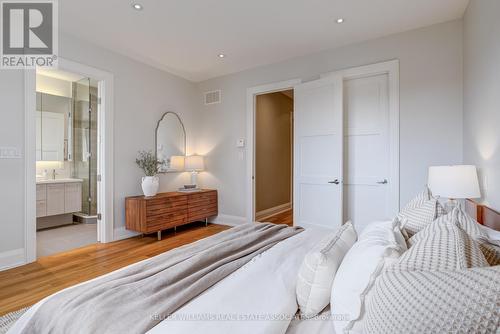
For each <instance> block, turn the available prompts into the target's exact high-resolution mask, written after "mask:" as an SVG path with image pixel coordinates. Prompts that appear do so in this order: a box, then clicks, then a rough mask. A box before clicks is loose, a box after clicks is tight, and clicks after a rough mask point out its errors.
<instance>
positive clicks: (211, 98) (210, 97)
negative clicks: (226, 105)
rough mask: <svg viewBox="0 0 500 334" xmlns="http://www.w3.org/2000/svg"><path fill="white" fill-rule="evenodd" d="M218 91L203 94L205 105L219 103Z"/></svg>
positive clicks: (219, 92) (219, 93)
mask: <svg viewBox="0 0 500 334" xmlns="http://www.w3.org/2000/svg"><path fill="white" fill-rule="evenodd" d="M220 95H221V91H220V90H213V91H211V92H206V93H205V105H209V104H217V103H220Z"/></svg>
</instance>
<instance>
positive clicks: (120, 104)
mask: <svg viewBox="0 0 500 334" xmlns="http://www.w3.org/2000/svg"><path fill="white" fill-rule="evenodd" d="M59 50H60V56H61V57H63V58H66V59H69V60H73V61H76V62H79V63H83V64H86V65H89V66H92V67H96V68H100V69H103V70H105V71H107V72H111V73H112V74H113V75H114V118H115V119H114V188H115V189H114V194H115V198H114V216H115V220H114V222H115V228H120V227H123V226H124V225H125V218H124V197H126V196H129V195H137V194H140V193H141V188H140V179H141V176H142V174H141V173H142V172H141V170H139V169H138V168H137V167H136V165H135V157H136V153H137V151H138V150H142V149H151V150H152V149H154V130H155V127H156V122H157V120H158V119H159V118H160V117H161V115H162V113H163V112H165V111H167V110H172V111H176V112H178V113H179V114H180V116H181V118H182V119H183V120H184V122H185V126H186V131H187V141H188V148H189V147H192V146H193V145H194V140H193V136H194V135H195V131H194V122H195V109H196V108H197V105H196V103H195V101H196V98H198V96H197V95H196V94H195V93H196V89H195V85H194V84H193V83H191V82H189V81H187V80H185V79H181V78H179V77H176V76H174V75H171V74H168V73H165V72H162V71H159V70H157V69H155V68H152V67H149V66H147V65H144V64H141V63H139V62H136V61H134V60H131V59H129V58H126V57H123V56H120V55H118V54H115V53H113V52H111V51H107V50H104V49H102V48H99V47H96V46H94V45H92V44H89V43H86V42H84V41H79V40H75V39H73V38H69V37H65V36H61V37H60V40H59ZM0 101H1V102H0V108H1V109H0V119H1V122H0V146H14V147H18V148H19V149H21V150H23V147H24V74H23V72H22V71H18V70H0ZM188 152H189V151H188ZM23 155H24V154H23ZM0 171H1V173H0V184H1V188H0V189H1V190H0V203H1V205H0V217H2V218H1V220H0V227H1V233H0V267H1V266H2V263H5V262H6V261H7V260H8V259H7V256H8V257H12V256H11V255H12V254H11V253H12V252H11V251H13V250H19V249H21V250H22V248H24V212H23V211H24V195H25V192H24V159H0ZM188 179H189V175H188V174H187V173H184V174H168V175H164V176H162V177H161V186H160V190H162V191H166V190H172V189H175V188H176V187H178V186H179V185H181V184H184V183H185V182H184V181H187V180H188ZM5 252H11V253H5ZM2 254H3V255H5V256H3V257H2ZM16 254H17V253H16Z"/></svg>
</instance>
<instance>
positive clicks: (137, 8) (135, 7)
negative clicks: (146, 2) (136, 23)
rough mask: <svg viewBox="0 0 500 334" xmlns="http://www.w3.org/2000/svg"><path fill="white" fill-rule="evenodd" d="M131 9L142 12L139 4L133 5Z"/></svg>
mask: <svg viewBox="0 0 500 334" xmlns="http://www.w3.org/2000/svg"><path fill="white" fill-rule="evenodd" d="M132 8H134V9H135V10H142V8H143V7H142V5H141V4H140V3H133V4H132Z"/></svg>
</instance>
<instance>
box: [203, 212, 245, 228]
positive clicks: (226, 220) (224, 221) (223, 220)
mask: <svg viewBox="0 0 500 334" xmlns="http://www.w3.org/2000/svg"><path fill="white" fill-rule="evenodd" d="M210 222H211V223H213V224H219V225H227V226H238V225H242V224H245V223H246V222H247V220H246V218H245V217H240V216H231V215H224V214H220V215H218V216H217V217H215V218H213V219H212V220H210Z"/></svg>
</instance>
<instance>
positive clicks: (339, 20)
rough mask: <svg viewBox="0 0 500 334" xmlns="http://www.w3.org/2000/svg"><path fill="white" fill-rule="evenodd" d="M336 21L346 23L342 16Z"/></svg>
mask: <svg viewBox="0 0 500 334" xmlns="http://www.w3.org/2000/svg"><path fill="white" fill-rule="evenodd" d="M336 22H337V23H339V24H340V23H344V19H343V18H341V17H339V18H338V19H337V21H336Z"/></svg>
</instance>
